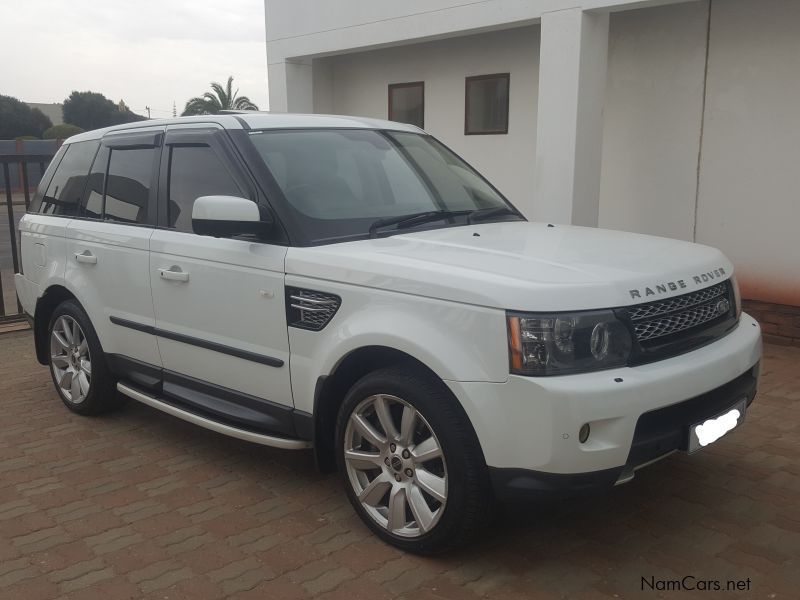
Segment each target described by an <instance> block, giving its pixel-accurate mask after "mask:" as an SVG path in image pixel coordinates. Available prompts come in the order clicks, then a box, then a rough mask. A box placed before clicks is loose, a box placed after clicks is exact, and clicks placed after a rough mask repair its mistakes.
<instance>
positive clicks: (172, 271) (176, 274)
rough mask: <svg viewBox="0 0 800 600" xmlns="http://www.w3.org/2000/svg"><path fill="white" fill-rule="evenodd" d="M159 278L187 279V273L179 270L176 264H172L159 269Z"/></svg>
mask: <svg viewBox="0 0 800 600" xmlns="http://www.w3.org/2000/svg"><path fill="white" fill-rule="evenodd" d="M158 272H159V273H161V279H169V280H170V281H189V273H186V272H185V271H183V270H181V268H180V267H179V266H178V265H172V266H171V267H170V268H169V269H159V270H158Z"/></svg>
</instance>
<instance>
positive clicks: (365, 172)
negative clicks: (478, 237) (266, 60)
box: [249, 129, 521, 243]
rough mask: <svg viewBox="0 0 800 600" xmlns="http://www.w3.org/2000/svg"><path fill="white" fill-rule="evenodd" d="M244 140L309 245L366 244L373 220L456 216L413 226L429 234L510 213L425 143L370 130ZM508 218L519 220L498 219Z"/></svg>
mask: <svg viewBox="0 0 800 600" xmlns="http://www.w3.org/2000/svg"><path fill="white" fill-rule="evenodd" d="M249 139H250V141H251V142H252V143H253V145H254V146H255V148H256V150H257V151H258V153H259V155H260V156H261V158H262V160H263V161H264V163H265V164H266V165H267V167H268V168H269V170H270V172H271V173H272V176H273V177H274V178H275V181H276V182H277V184H278V186H279V187H280V188H281V191H282V192H283V195H284V197H285V198H286V201H287V203H288V205H289V207H288V208H289V210H290V212H291V213H292V214H291V217H292V218H293V219H294V220H297V221H298V222H299V223H298V224H299V225H300V226H301V227H302V229H303V231H304V232H305V233H306V235H307V236H308V237H309V238H310V241H311V243H321V242H333V241H343V240H344V239H353V238H358V237H366V236H367V235H368V234H369V231H370V226H371V225H372V224H373V223H374V222H375V221H376V220H378V219H390V218H392V217H400V216H403V215H413V214H417V213H422V212H428V211H438V212H442V213H443V214H444V213H451V212H458V213H459V214H458V215H454V216H448V217H447V218H446V219H442V220H440V221H437V222H427V221H426V222H424V223H420V224H419V225H418V227H425V228H431V227H443V226H447V225H452V224H454V223H457V224H464V223H466V222H467V214H468V213H469V212H471V211H476V210H484V209H492V208H504V207H507V208H511V210H513V207H510V205H509V204H508V202H507V201H506V200H505V199H504V198H503V197H502V196H501V195H500V194H499V193H498V192H497V191H496V190H495V189H494V188H492V187H491V186H490V185H489V184H488V183H487V182H486V181H485V180H484V179H483V178H482V177H481V176H480V175H478V173H477V172H475V170H473V169H472V168H471V167H470V166H469V165H467V164H466V163H465V162H464V161H462V160H461V159H460V158H458V157H457V156H456V155H455V154H453V153H452V152H451V151H450V150H448V149H447V148H446V147H445V146H443V145H442V144H441V143H439V142H438V141H436V140H435V139H434V138H432V137H430V136H428V135H421V134H416V133H405V132H397V131H377V130H371V129H326V130H316V129H307V130H291V131H287V130H272V131H271V130H262V131H255V132H251V134H250V136H249ZM498 212H499V213H503V211H502V210H501V211H498ZM508 218H521V217H519V216H518V215H517V214H516V213H514V214H512V215H511V216H510V217H509V215H508V214H507V213H506V214H498V216H497V217H495V219H508ZM390 229H391V228H390Z"/></svg>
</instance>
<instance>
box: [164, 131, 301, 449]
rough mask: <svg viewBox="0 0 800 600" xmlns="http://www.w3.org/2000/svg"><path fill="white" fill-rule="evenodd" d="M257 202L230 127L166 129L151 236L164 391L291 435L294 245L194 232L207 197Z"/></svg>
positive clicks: (249, 423)
mask: <svg viewBox="0 0 800 600" xmlns="http://www.w3.org/2000/svg"><path fill="white" fill-rule="evenodd" d="M206 195H229V196H239V197H244V198H249V199H251V200H253V201H254V202H256V201H258V197H257V192H256V189H255V186H254V184H253V182H252V180H251V179H250V177H249V175H248V174H247V172H246V171H245V169H244V168H242V166H241V164H240V162H239V160H238V158H237V155H236V152H235V149H234V148H233V147H232V145H231V143H230V140H229V139H228V137H227V133H226V132H225V131H224V130H222V129H218V128H213V127H209V128H206V129H202V128H200V129H197V128H195V129H192V128H187V127H186V126H171V127H169V128H168V129H167V134H166V140H165V146H164V152H163V156H162V162H161V179H160V185H159V212H160V214H159V228H158V229H157V230H156V232H155V233H154V234H153V237H152V239H151V243H150V249H151V254H150V281H151V285H152V289H153V300H154V303H155V316H156V333H157V335H158V344H159V348H160V350H161V356H162V358H163V364H164V395H165V397H167V398H172V399H174V400H178V401H181V402H183V403H188V404H190V405H193V406H194V407H195V408H196V409H199V410H201V411H202V412H204V413H210V414H212V415H214V416H216V417H217V418H220V419H224V420H227V421H232V422H233V423H234V424H235V425H239V426H244V427H249V428H256V429H259V430H264V431H270V432H273V433H277V434H287V435H291V434H292V433H293V426H292V423H291V408H292V395H291V388H290V382H289V342H288V335H287V330H286V316H285V315H286V313H285V304H284V292H283V290H284V257H285V255H286V247H285V246H281V245H272V244H267V243H263V242H261V241H259V240H257V239H255V238H252V237H251V238H247V237H244V236H242V237H238V238H215V237H210V236H201V235H196V234H195V233H194V232H193V230H192V218H191V215H192V205H193V204H194V201H195V200H196V199H197V198H198V197H199V196H206Z"/></svg>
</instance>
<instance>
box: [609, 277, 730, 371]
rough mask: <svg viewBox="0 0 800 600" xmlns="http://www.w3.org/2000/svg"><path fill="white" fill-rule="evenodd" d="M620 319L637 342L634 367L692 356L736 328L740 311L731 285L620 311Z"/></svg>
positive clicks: (618, 313) (713, 286) (718, 286)
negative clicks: (695, 350)
mask: <svg viewBox="0 0 800 600" xmlns="http://www.w3.org/2000/svg"><path fill="white" fill-rule="evenodd" d="M617 315H618V316H619V318H620V319H621V320H622V321H623V322H624V323H626V324H627V326H628V327H629V329H630V331H631V334H633V337H634V339H635V340H636V343H635V344H634V346H635V348H634V352H633V354H632V356H631V361H630V364H644V363H647V362H652V361H654V360H661V359H663V358H669V357H670V356H676V355H678V354H682V353H684V352H689V351H691V350H694V349H695V348H699V347H700V346H704V345H705V344H709V343H711V342H713V341H714V340H716V339H718V338H720V337H722V336H724V335H726V334H727V333H729V332H730V331H731V330H732V329H733V328H734V327H735V326H736V308H735V306H734V301H733V292H732V287H731V284H730V282H728V281H724V282H722V283H717V284H714V285H712V286H709V287H707V288H704V289H702V290H698V291H696V292H690V293H688V294H683V295H681V296H675V297H674V298H668V299H666V300H655V301H653V302H648V303H646V304H637V305H635V306H629V307H626V308H622V309H618V311H617Z"/></svg>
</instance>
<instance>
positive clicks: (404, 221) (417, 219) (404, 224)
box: [369, 210, 474, 238]
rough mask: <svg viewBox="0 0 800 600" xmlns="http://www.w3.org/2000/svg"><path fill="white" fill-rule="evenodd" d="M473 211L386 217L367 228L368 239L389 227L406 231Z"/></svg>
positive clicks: (428, 212) (437, 211)
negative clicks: (416, 226) (409, 228)
mask: <svg viewBox="0 0 800 600" xmlns="http://www.w3.org/2000/svg"><path fill="white" fill-rule="evenodd" d="M472 212H474V211H469V210H428V211H425V212H418V213H411V214H409V215H398V216H396V217H386V218H384V219H378V220H377V221H374V222H373V223H372V225H370V226H369V237H371V238H374V237H376V236H377V234H378V230H379V229H382V228H383V227H388V226H389V225H395V228H396V229H406V228H408V227H413V226H414V225H421V224H423V223H430V222H431V221H438V220H439V219H447V218H449V217H456V216H459V215H467V214H472Z"/></svg>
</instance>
